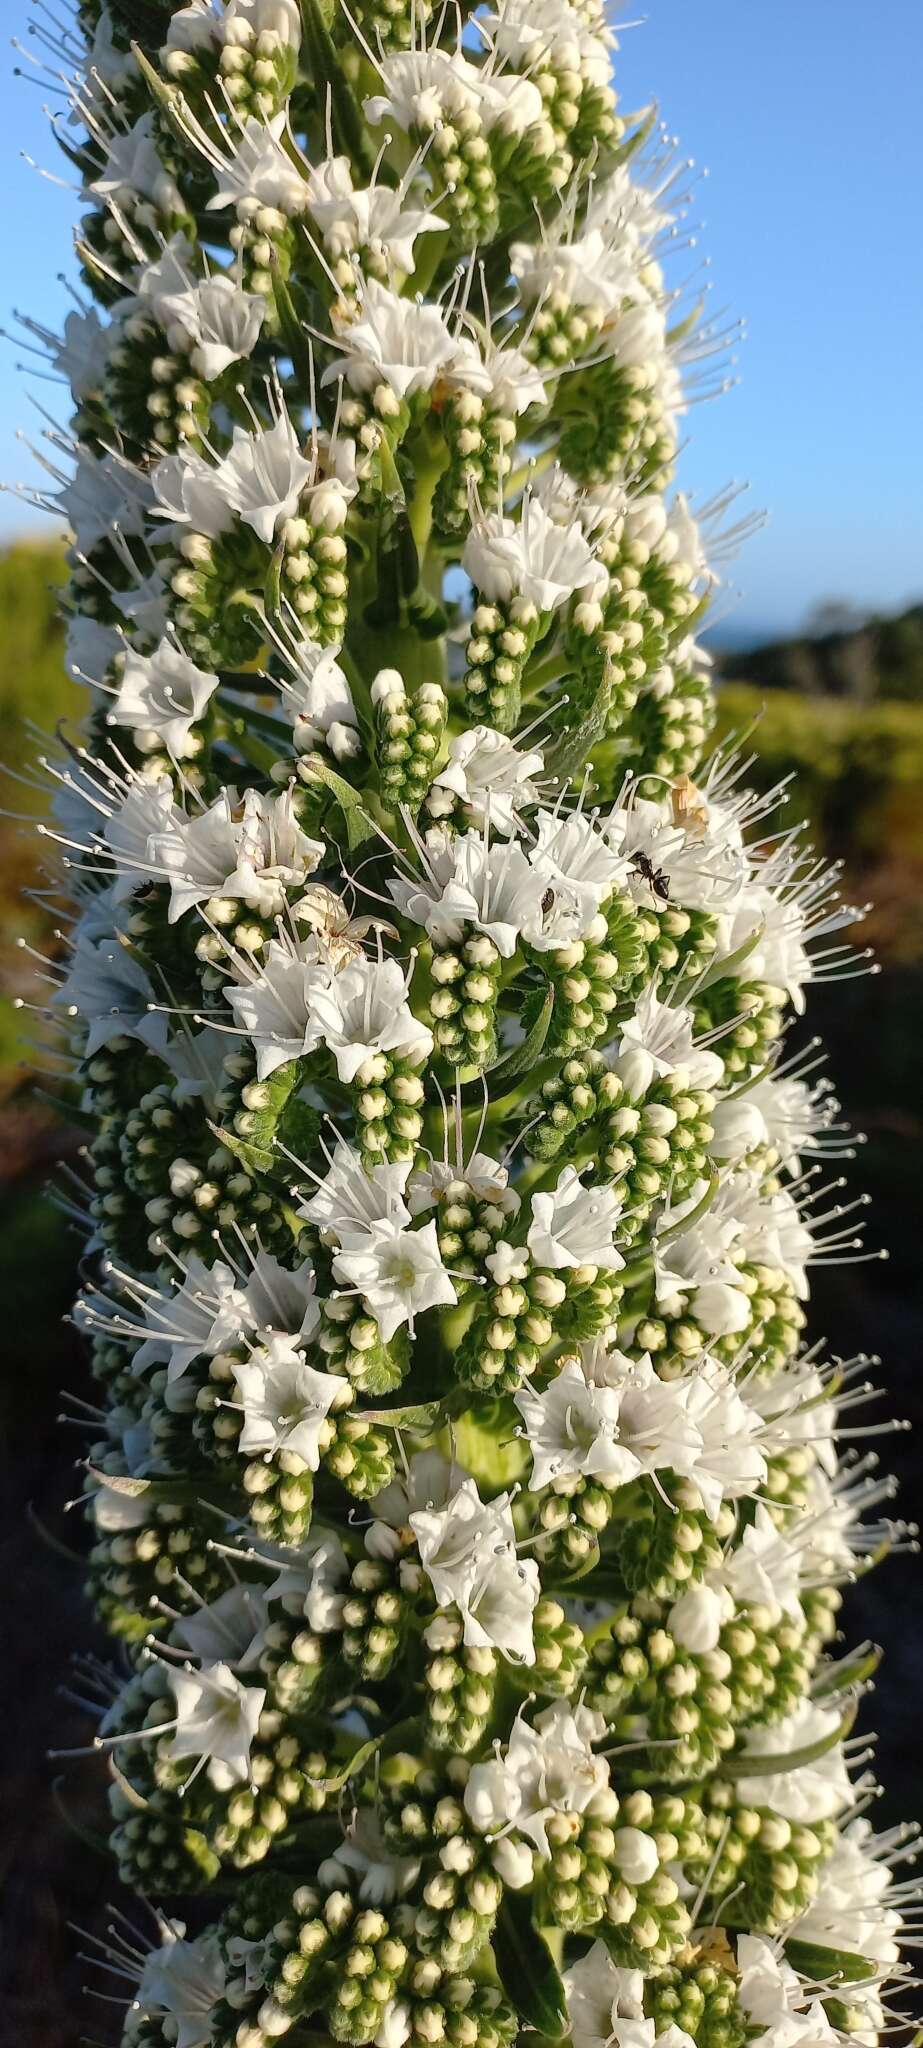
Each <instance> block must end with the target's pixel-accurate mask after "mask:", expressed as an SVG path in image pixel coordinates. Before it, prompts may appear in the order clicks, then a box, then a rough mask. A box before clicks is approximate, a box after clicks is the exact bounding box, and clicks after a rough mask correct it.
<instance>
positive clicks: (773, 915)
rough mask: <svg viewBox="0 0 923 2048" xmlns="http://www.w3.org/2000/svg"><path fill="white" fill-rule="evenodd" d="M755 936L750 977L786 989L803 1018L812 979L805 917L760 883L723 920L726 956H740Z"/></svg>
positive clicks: (753, 884) (794, 905) (749, 956)
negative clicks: (741, 947)
mask: <svg viewBox="0 0 923 2048" xmlns="http://www.w3.org/2000/svg"><path fill="white" fill-rule="evenodd" d="M754 932H757V933H758V934H759V936H758V938H757V940H756V944H755V945H754V946H753V947H752V948H751V950H750V952H749V953H748V954H747V975H748V977H749V978H750V979H751V980H753V981H765V982H768V983H769V985H770V987H772V988H780V989H783V990H784V992H785V994H786V996H787V997H788V1000H789V1002H790V1003H791V1005H792V1008H793V1009H794V1010H795V1012H796V1014H797V1015H798V1016H799V1017H802V1016H803V1015H804V989H805V984H806V983H807V982H808V981H810V979H811V960H810V955H809V953H808V950H807V946H806V945H805V927H804V915H803V912H802V910H801V908H800V906H799V905H798V904H797V903H793V902H784V901H781V900H780V898H779V897H778V896H777V895H776V894H775V892H774V890H773V889H771V888H769V887H767V886H766V884H765V883H763V882H762V881H760V880H759V879H756V880H754V881H752V882H751V883H749V884H748V886H747V887H746V889H745V890H744V891H743V893H742V895H741V898H740V901H739V903H738V904H737V905H736V907H735V909H734V911H733V914H732V915H730V916H729V917H728V918H727V919H726V920H723V922H722V932H721V951H722V953H724V954H730V953H734V952H736V951H737V949H738V947H740V946H742V945H743V944H744V942H745V941H746V940H747V939H749V938H751V937H752V935H753V933H754Z"/></svg>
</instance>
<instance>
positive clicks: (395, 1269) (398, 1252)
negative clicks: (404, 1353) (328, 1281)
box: [333, 1220, 458, 1344]
mask: <svg viewBox="0 0 923 2048" xmlns="http://www.w3.org/2000/svg"><path fill="white" fill-rule="evenodd" d="M351 1236H352V1243H351V1244H350V1245H349V1246H348V1248H347V1249H345V1250H342V1251H338V1252H337V1254H336V1257H335V1259H334V1262H333V1269H334V1273H335V1275H336V1278H337V1279H338V1280H340V1281H346V1282H347V1283H348V1284H349V1285H351V1286H352V1287H354V1288H355V1289H356V1291H357V1293H359V1294H361V1296H362V1299H363V1301H364V1302H365V1305H366V1308H367V1309H368V1312H369V1314H370V1315H372V1316H374V1317H375V1320H376V1322H377V1323H378V1325H379V1327H380V1329H381V1334H382V1337H383V1338H384V1341H385V1343H386V1344H388V1343H390V1341H391V1338H392V1337H393V1336H394V1333H395V1331H396V1330H399V1329H400V1326H401V1324H402V1323H408V1324H409V1325H410V1329H411V1332H413V1328H414V1323H415V1321H416V1318H417V1316H419V1315H422V1314H423V1313H424V1311H425V1310H426V1309H428V1308H438V1307H439V1306H440V1305H446V1304H450V1303H452V1302H454V1301H456V1300H457V1299H458V1297H457V1295H456V1292H455V1288H454V1286H453V1284H452V1280H451V1277H450V1275H449V1273H448V1272H447V1271H446V1268H445V1265H444V1264H443V1260H442V1254H441V1252H440V1250H439V1238H438V1233H437V1230H436V1225H435V1223H425V1224H424V1225H423V1228H422V1230H405V1229H404V1228H403V1226H402V1224H401V1223H400V1222H399V1221H396V1220H388V1221H385V1222H379V1223H373V1224H372V1226H371V1228H370V1229H369V1231H368V1232H367V1234H365V1235H363V1236H362V1237H360V1236H359V1233H358V1232H355V1233H351Z"/></svg>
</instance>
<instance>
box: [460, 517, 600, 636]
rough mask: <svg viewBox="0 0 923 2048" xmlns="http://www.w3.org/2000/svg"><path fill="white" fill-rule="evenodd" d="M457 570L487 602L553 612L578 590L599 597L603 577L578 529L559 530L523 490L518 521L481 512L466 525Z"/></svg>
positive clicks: (589, 595) (568, 526)
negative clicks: (514, 602)
mask: <svg viewBox="0 0 923 2048" xmlns="http://www.w3.org/2000/svg"><path fill="white" fill-rule="evenodd" d="M462 568H463V569H464V571H465V574H466V575H467V576H470V578H471V581H472V583H473V584H474V586H475V589H476V590H477V591H478V592H479V594H480V595H481V597H484V598H486V599H487V600H488V602H489V603H497V602H500V603H503V604H509V602H510V600H511V599H512V598H514V597H521V598H524V599H525V600H526V602H527V603H528V604H534V605H535V607H536V610H537V611H539V612H554V611H557V610H559V608H560V607H561V605H564V604H567V603H568V602H569V600H570V599H571V598H572V597H574V596H575V595H576V594H577V592H578V591H579V592H580V594H581V595H582V596H584V597H586V598H589V599H593V598H598V597H600V596H601V595H602V594H603V593H604V591H605V589H606V587H607V585H608V580H609V579H608V573H607V571H606V570H605V569H604V568H603V567H602V565H601V563H599V562H598V561H597V560H596V557H595V555H594V554H593V550H592V548H591V547H590V546H589V544H588V542H587V540H586V538H585V536H584V534H583V533H582V532H581V529H580V527H579V526H578V525H575V524H570V525H567V526H559V525H557V524H556V523H555V521H554V520H553V519H552V518H551V517H550V515H549V513H548V512H547V511H546V510H545V507H544V505H543V504H542V502H541V499H540V498H538V497H536V496H535V494H534V493H533V492H532V491H531V490H530V489H529V488H528V487H527V488H526V490H525V491H524V492H523V497H522V503H521V506H520V512H519V518H518V520H516V519H511V518H510V517H509V516H508V515H507V514H506V513H501V512H489V513H482V514H481V515H480V517H479V518H478V519H477V521H476V523H475V524H474V525H473V526H472V527H471V530H470V532H469V535H468V538H467V540H466V542H465V548H464V553H463V555H462Z"/></svg>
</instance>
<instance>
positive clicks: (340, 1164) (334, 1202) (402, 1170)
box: [297, 1138, 416, 1251]
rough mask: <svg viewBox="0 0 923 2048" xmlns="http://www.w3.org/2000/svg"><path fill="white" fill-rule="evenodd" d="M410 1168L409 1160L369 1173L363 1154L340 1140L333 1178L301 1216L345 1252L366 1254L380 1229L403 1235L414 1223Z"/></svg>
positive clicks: (302, 1209)
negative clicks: (406, 1194) (408, 1190)
mask: <svg viewBox="0 0 923 2048" xmlns="http://www.w3.org/2000/svg"><path fill="white" fill-rule="evenodd" d="M410 1166H411V1162H410V1160H409V1159H406V1160H399V1161H397V1162H395V1163H394V1164H388V1163H387V1162H385V1161H381V1162H378V1163H376V1165H375V1166H373V1167H372V1168H371V1170H369V1169H368V1168H367V1167H366V1166H365V1165H364V1163H363V1161H362V1159H361V1158H360V1156H359V1154H358V1152H354V1151H353V1149H352V1146H351V1145H347V1144H345V1143H344V1142H343V1140H342V1138H341V1139H338V1140H337V1144H336V1146H335V1149H334V1154H333V1159H332V1161H331V1164H330V1171H329V1173H327V1174H326V1175H325V1177H324V1179H323V1180H322V1181H321V1182H319V1184H318V1186H317V1189H316V1191H315V1193H314V1194H313V1195H311V1197H310V1199H309V1200H308V1201H306V1202H302V1203H301V1205H300V1207H299V1209H298V1211H297V1214H298V1215H299V1216H303V1217H304V1218H305V1219H306V1221H307V1222H308V1223H313V1224H314V1225H315V1228H316V1229H317V1230H319V1231H320V1232H321V1234H322V1236H324V1237H325V1238H326V1239H328V1240H330V1239H332V1240H333V1241H334V1242H335V1243H337V1244H338V1245H340V1246H341V1248H342V1249H343V1250H344V1251H361V1250H362V1248H363V1247H364V1246H365V1244H366V1243H367V1240H368V1239H369V1238H370V1237H373V1236H374V1233H375V1229H376V1226H377V1225H379V1224H384V1225H385V1226H387V1227H392V1226H393V1227H394V1228H397V1229H400V1230H403V1229H404V1228H405V1227H406V1226H407V1224H409V1223H410V1220H411V1211H410V1209H409V1208H408V1207H407V1204H406V1202H405V1201H404V1191H405V1189H406V1186H407V1176H408V1174H409V1172H410ZM414 1213H416V1212H415V1211H414Z"/></svg>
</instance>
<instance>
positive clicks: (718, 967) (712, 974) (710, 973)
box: [695, 924, 765, 998]
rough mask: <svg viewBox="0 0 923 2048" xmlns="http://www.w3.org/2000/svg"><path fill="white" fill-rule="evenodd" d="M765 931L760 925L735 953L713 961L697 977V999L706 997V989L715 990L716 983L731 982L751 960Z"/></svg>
mask: <svg viewBox="0 0 923 2048" xmlns="http://www.w3.org/2000/svg"><path fill="white" fill-rule="evenodd" d="M764 930H765V926H764V925H763V924H758V925H757V926H756V927H755V929H754V930H753V931H752V932H750V933H749V934H748V936H747V938H745V939H744V941H743V944H742V945H740V946H737V947H735V949H734V952H733V953H728V954H726V955H725V957H724V959H723V960H715V961H713V962H712V965H711V967H708V968H706V970H705V973H704V974H702V975H697V976H696V978H695V993H696V998H698V997H699V996H702V995H704V994H705V991H706V989H709V988H713V987H714V984H715V982H716V981H730V980H731V978H732V977H733V976H734V975H736V973H737V971H738V969H739V968H741V967H743V966H744V964H745V963H746V961H747V960H749V958H750V955H751V953H752V952H753V949H754V947H755V946H758V945H759V942H760V939H761V938H762V936H763V932H764Z"/></svg>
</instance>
